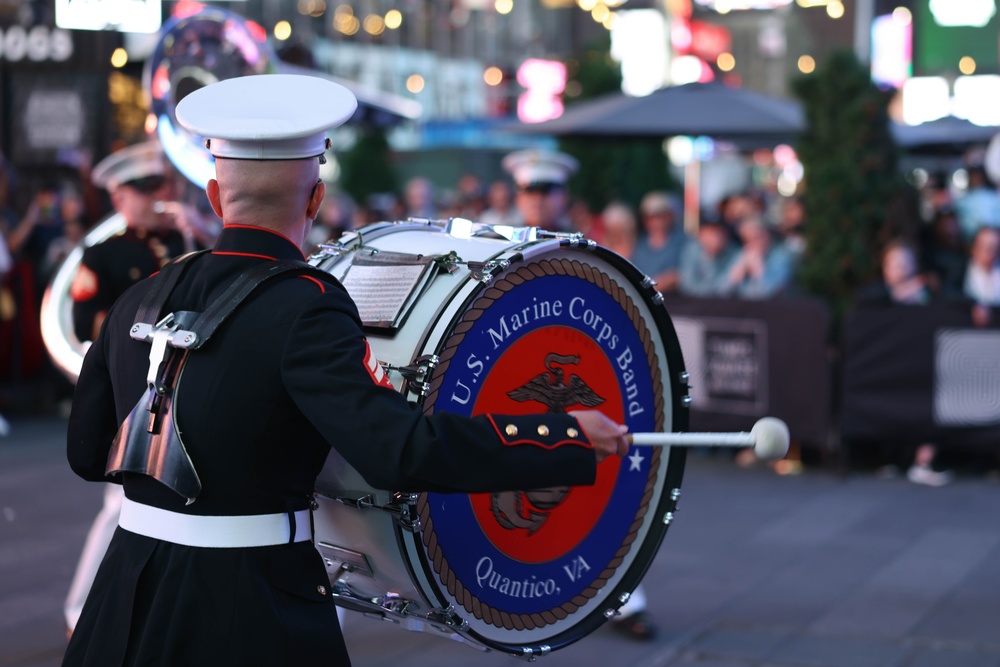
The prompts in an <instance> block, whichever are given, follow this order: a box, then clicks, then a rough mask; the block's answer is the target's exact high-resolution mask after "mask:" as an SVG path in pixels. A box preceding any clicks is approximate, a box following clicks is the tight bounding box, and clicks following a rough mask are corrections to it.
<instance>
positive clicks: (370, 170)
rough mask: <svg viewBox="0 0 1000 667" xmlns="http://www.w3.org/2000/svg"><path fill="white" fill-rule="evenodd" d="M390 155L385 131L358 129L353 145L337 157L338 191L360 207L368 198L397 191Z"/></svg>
mask: <svg viewBox="0 0 1000 667" xmlns="http://www.w3.org/2000/svg"><path fill="white" fill-rule="evenodd" d="M389 155H390V149H389V142H388V140H387V139H386V136H385V131H384V130H382V129H381V128H378V127H368V128H363V129H360V130H359V135H358V140H357V141H356V142H355V144H354V146H352V147H351V149H350V150H348V151H345V152H344V153H342V154H341V155H340V166H341V169H342V170H343V174H342V176H341V179H340V186H341V188H343V190H344V191H345V192H347V194H349V195H350V196H351V197H352V198H353V199H354V201H356V202H358V203H359V204H363V203H364V202H365V201H367V199H368V197H369V195H373V194H376V193H382V192H398V191H399V188H398V185H399V184H398V182H397V178H396V174H395V172H394V171H393V168H392V164H391V162H390V159H389Z"/></svg>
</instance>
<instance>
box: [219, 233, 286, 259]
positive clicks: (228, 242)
mask: <svg viewBox="0 0 1000 667" xmlns="http://www.w3.org/2000/svg"><path fill="white" fill-rule="evenodd" d="M213 252H215V253H223V254H229V255H232V254H239V255H252V256H258V257H266V258H270V259H289V260H298V261H300V262H301V261H302V260H304V259H305V257H304V256H303V254H302V251H301V250H299V248H298V246H296V245H295V244H294V243H292V241H291V240H289V239H288V238H287V237H285V236H282V235H281V234H279V233H278V232H274V231H271V230H269V229H264V228H263V227H252V226H249V225H225V226H224V227H223V228H222V233H220V234H219V238H218V240H217V241H216V242H215V248H214V249H213Z"/></svg>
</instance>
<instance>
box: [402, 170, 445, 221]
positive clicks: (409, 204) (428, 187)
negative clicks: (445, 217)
mask: <svg viewBox="0 0 1000 667" xmlns="http://www.w3.org/2000/svg"><path fill="white" fill-rule="evenodd" d="M403 207H404V209H405V212H404V215H405V217H408V218H427V219H434V218H436V217H437V209H436V208H435V206H434V184H433V183H431V181H430V179H427V178H424V177H423V176H414V177H413V178H411V179H410V180H408V181H407V182H406V187H405V189H404V191H403Z"/></svg>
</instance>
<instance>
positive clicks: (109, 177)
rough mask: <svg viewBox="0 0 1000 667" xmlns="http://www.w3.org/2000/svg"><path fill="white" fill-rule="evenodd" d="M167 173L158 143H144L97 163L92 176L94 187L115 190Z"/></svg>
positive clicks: (116, 152) (161, 149)
mask: <svg viewBox="0 0 1000 667" xmlns="http://www.w3.org/2000/svg"><path fill="white" fill-rule="evenodd" d="M165 172H166V163H165V162H164V158H163V148H162V147H161V146H160V143H159V142H157V141H144V142H143V143H141V144H135V145H133V146H128V147H126V148H123V149H121V150H119V151H115V152H114V153H112V154H111V155H109V156H107V157H106V158H104V159H103V160H101V161H100V162H98V163H97V165H96V166H95V167H94V170H93V171H92V172H91V174H90V178H91V180H92V181H93V182H94V185H96V186H97V187H100V188H106V189H107V190H115V189H116V188H117V187H118V186H119V185H122V184H124V183H128V182H130V181H137V180H139V179H140V178H146V177H148V176H162V175H163V174H164V173H165Z"/></svg>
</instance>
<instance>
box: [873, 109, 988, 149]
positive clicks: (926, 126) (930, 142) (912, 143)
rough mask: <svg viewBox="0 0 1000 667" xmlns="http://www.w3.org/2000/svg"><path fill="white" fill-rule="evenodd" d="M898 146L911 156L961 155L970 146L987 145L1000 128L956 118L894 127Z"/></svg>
mask: <svg viewBox="0 0 1000 667" xmlns="http://www.w3.org/2000/svg"><path fill="white" fill-rule="evenodd" d="M890 129H891V130H892V136H893V138H894V139H895V140H896V144H897V145H899V147H900V148H902V149H903V150H906V151H908V152H911V153H941V154H949V153H953V154H957V153H960V152H961V151H962V150H964V149H966V148H968V147H969V146H974V145H976V144H983V145H985V144H987V143H989V141H990V139H992V138H993V137H994V136H995V135H996V134H997V133H998V132H1000V127H997V126H984V125H976V124H974V123H970V122H969V121H967V120H964V119H962V118H956V117H955V116H945V117H944V118H939V119H937V120H932V121H928V122H926V123H921V124H920V125H903V124H901V123H891V124H890Z"/></svg>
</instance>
